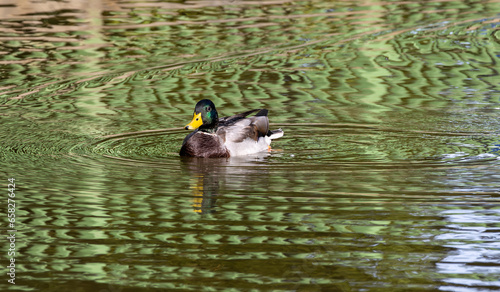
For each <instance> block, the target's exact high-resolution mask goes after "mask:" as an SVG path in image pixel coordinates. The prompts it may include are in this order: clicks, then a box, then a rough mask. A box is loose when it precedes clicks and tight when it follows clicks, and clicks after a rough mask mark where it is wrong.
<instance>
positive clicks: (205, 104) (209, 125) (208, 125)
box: [185, 99, 219, 130]
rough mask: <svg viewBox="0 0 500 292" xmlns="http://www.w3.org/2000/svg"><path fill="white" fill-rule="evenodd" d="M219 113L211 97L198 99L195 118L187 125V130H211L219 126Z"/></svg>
mask: <svg viewBox="0 0 500 292" xmlns="http://www.w3.org/2000/svg"><path fill="white" fill-rule="evenodd" d="M218 121H219V115H218V114H217V110H216V109H215V105H214V103H213V102H212V101H211V100H210V99H202V100H200V101H198V103H197V104H196V106H195V108H194V115H193V120H192V121H191V122H190V123H189V124H187V125H186V127H185V129H186V130H194V129H198V128H200V130H210V129H214V128H215V127H217V122H218Z"/></svg>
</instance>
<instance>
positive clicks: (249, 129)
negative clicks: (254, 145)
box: [217, 109, 269, 143]
mask: <svg viewBox="0 0 500 292" xmlns="http://www.w3.org/2000/svg"><path fill="white" fill-rule="evenodd" d="M254 112H257V114H256V115H255V116H253V117H247V116H248V115H250V114H252V113H254ZM221 122H222V123H221ZM219 123H220V125H219V129H218V130H217V135H220V136H221V137H222V139H223V140H224V141H225V142H234V143H239V142H243V141H244V140H246V139H248V138H250V139H252V140H254V141H257V140H259V138H260V137H263V136H266V135H267V134H268V132H269V119H268V117H267V110H266V109H257V110H251V111H247V112H244V113H241V114H237V115H234V116H231V117H227V118H223V119H221V120H219Z"/></svg>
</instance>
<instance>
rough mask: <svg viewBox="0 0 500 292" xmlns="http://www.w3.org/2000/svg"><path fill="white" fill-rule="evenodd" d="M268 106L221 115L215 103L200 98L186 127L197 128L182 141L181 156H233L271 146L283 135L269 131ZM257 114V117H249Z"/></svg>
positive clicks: (279, 130)
mask: <svg viewBox="0 0 500 292" xmlns="http://www.w3.org/2000/svg"><path fill="white" fill-rule="evenodd" d="M267 112H268V111H267V110H266V109H254V110H249V111H246V112H244V113H241V114H237V115H234V116H230V117H224V118H219V115H218V113H217V110H216V109H215V105H214V103H213V102H212V101H211V100H209V99H203V100H200V101H199V102H198V103H197V104H196V106H195V108H194V115H193V120H192V121H191V122H190V123H189V124H187V125H186V127H185V129H186V130H195V131H193V132H192V133H191V134H189V135H187V136H186V138H185V139H184V142H182V147H181V151H180V153H179V154H180V155H181V156H191V157H232V156H240V155H247V154H253V153H257V152H262V151H267V150H269V149H270V146H269V145H270V144H271V140H272V139H276V138H279V137H281V136H283V131H282V130H281V129H278V130H274V131H270V130H269V119H268V117H267ZM253 113H256V114H255V115H254V116H251V117H247V116H249V115H250V114H253Z"/></svg>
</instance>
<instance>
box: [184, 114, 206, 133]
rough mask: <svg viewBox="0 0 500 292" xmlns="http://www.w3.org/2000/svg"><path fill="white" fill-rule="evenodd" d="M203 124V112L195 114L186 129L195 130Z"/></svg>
mask: <svg viewBox="0 0 500 292" xmlns="http://www.w3.org/2000/svg"><path fill="white" fill-rule="evenodd" d="M201 125H203V120H202V119H201V113H199V114H196V113H194V115H193V120H192V121H191V122H190V123H189V124H187V125H186V127H185V128H184V129H186V130H195V129H198V128H199V127H200V126H201Z"/></svg>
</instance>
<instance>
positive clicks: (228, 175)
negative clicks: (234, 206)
mask: <svg viewBox="0 0 500 292" xmlns="http://www.w3.org/2000/svg"><path fill="white" fill-rule="evenodd" d="M267 156H269V153H259V154H254V155H249V156H245V157H233V158H218V159H204V158H193V157H182V158H181V162H182V168H183V169H184V171H187V172H189V177H191V178H192V179H191V183H190V188H191V189H192V194H193V198H192V200H193V201H192V202H193V203H192V206H193V211H194V212H196V213H200V214H210V213H215V212H216V209H217V208H216V207H217V204H216V202H217V199H218V198H220V196H221V195H223V194H230V193H231V191H230V190H231V189H233V190H235V193H237V192H238V190H245V188H246V186H247V185H249V181H252V182H253V183H255V182H256V181H262V182H261V183H262V184H267V183H269V181H268V180H269V178H268V176H267V175H265V173H267V172H268V167H267V163H265V162H266V160H265V157H267ZM263 174H264V175H263ZM245 193H247V192H246V191H245Z"/></svg>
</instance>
